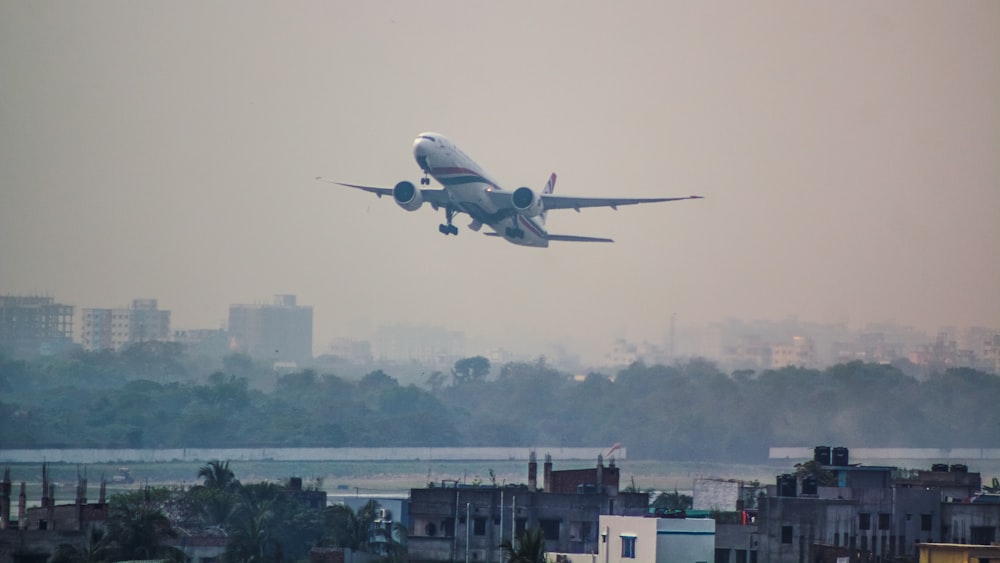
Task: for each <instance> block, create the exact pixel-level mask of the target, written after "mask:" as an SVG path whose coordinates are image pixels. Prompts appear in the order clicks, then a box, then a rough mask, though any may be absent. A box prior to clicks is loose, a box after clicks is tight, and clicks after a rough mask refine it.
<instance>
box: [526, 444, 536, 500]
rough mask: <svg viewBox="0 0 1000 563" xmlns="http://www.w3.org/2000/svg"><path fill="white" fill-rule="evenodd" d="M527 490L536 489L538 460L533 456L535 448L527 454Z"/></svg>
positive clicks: (533, 490) (532, 490)
mask: <svg viewBox="0 0 1000 563" xmlns="http://www.w3.org/2000/svg"><path fill="white" fill-rule="evenodd" d="M528 490H529V491H531V492H535V491H537V490H538V460H537V459H536V458H535V450H531V452H530V453H529V454H528Z"/></svg>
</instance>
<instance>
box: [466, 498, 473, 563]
mask: <svg viewBox="0 0 1000 563" xmlns="http://www.w3.org/2000/svg"><path fill="white" fill-rule="evenodd" d="M471 530H472V503H471V502H467V503H465V563H470V562H469V532H470V531H471Z"/></svg>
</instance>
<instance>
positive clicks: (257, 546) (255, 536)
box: [223, 500, 275, 563]
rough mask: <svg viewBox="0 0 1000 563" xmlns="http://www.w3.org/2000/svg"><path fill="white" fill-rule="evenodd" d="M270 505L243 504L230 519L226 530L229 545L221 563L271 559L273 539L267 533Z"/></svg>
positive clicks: (270, 516)
mask: <svg viewBox="0 0 1000 563" xmlns="http://www.w3.org/2000/svg"><path fill="white" fill-rule="evenodd" d="M272 505H273V501H271V500H267V501H264V502H262V503H259V504H258V503H255V502H252V501H245V502H243V503H242V504H240V505H239V506H238V507H237V508H236V511H235V513H234V515H233V518H232V521H231V525H230V527H229V541H228V543H227V544H226V552H225V554H223V560H225V561H229V562H232V563H259V562H261V561H270V560H272V559H273V556H272V553H271V552H272V551H273V550H272V549H271V548H272V547H273V546H274V545H275V542H274V538H272V537H271V533H270V530H269V525H270V521H271V519H272V518H273V516H274V512H273V510H272Z"/></svg>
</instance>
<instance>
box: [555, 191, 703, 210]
mask: <svg viewBox="0 0 1000 563" xmlns="http://www.w3.org/2000/svg"><path fill="white" fill-rule="evenodd" d="M684 199H702V196H700V195H689V196H684V197H652V198H622V197H574V196H566V195H553V194H543V195H542V206H543V207H544V209H545V210H546V211H550V210H552V209H575V210H577V211H579V210H580V209H582V208H584V207H610V208H612V209H618V206H619V205H637V204H640V203H658V202H663V201H680V200H684Z"/></svg>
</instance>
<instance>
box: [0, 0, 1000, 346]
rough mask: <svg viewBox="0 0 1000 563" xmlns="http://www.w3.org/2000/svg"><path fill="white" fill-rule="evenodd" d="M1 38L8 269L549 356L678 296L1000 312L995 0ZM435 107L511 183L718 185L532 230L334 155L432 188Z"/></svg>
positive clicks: (264, 18)
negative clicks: (284, 305) (415, 150)
mask: <svg viewBox="0 0 1000 563" xmlns="http://www.w3.org/2000/svg"><path fill="white" fill-rule="evenodd" d="M525 14H530V17H525ZM0 47H2V48H0V76H3V77H4V79H3V81H2V82H0V100H2V102H0V186H2V192H3V203H2V205H0V292H3V293H6V294H28V293H34V292H42V293H45V294H49V295H54V296H56V297H57V298H58V299H59V300H60V301H61V302H65V303H69V304H74V305H75V306H77V307H123V306H126V305H127V304H128V303H130V302H131V300H132V299H134V298H141V297H148V298H155V299H157V300H158V302H159V303H160V305H161V307H163V308H164V309H169V310H171V311H172V316H171V325H172V326H176V327H178V328H199V327H218V326H220V325H221V323H223V322H225V320H226V319H227V309H226V307H227V305H228V304H230V303H252V302H254V301H255V300H258V299H268V298H269V296H271V295H273V294H281V293H289V294H295V295H297V296H298V299H299V301H300V302H301V303H304V304H308V305H309V306H311V307H313V309H314V312H315V315H314V319H313V334H314V338H313V341H314V348H315V349H316V351H317V352H318V351H319V350H320V349H321V347H322V346H325V345H326V343H328V342H329V341H331V340H332V339H335V338H338V337H341V336H350V335H358V334H372V333H374V332H375V331H376V330H377V329H378V327H380V326H385V325H392V324H404V325H419V326H432V327H434V326H436V327H443V328H446V329H448V330H458V331H462V332H464V333H465V334H467V335H468V337H469V344H470V345H477V346H478V343H479V342H482V343H485V344H490V343H497V344H499V345H502V346H504V347H508V348H519V349H523V350H531V351H533V352H534V351H537V352H538V353H546V351H549V352H548V353H550V354H552V353H553V352H551V351H552V350H559V347H560V346H562V347H564V348H565V349H566V350H568V351H571V352H572V351H575V350H583V351H584V352H585V353H590V352H591V351H594V350H599V349H602V348H603V347H604V346H605V345H606V343H607V342H614V341H615V340H617V339H625V340H628V341H634V342H639V341H643V340H647V341H650V342H664V341H665V340H666V337H667V334H668V333H669V330H670V323H671V320H670V319H671V318H672V317H673V318H675V324H676V329H675V331H676V334H678V335H680V334H682V333H684V331H687V330H690V329H691V327H705V326H709V325H711V324H712V323H716V322H723V321H724V320H725V319H727V318H737V319H776V320H780V319H784V318H787V317H789V316H790V315H795V316H797V317H798V318H800V319H804V320H808V321H809V322H814V323H827V324H845V325H846V326H849V327H851V328H855V329H860V328H863V327H864V326H866V325H868V324H869V323H879V322H884V321H887V320H892V321H894V322H897V323H899V324H902V325H907V326H913V327H917V328H919V329H920V330H922V331H925V332H927V333H928V334H932V335H933V334H934V333H935V332H936V331H937V330H938V329H939V328H940V327H941V326H946V325H955V326H960V327H969V326H985V327H990V326H997V325H998V324H1000V260H998V259H997V257H998V256H1000V221H998V220H997V211H998V210H1000V189H998V186H1000V166H997V162H998V160H997V155H998V154H1000V128H998V127H997V126H996V124H997V123H1000V103H998V102H997V100H1000V65H997V64H996V53H998V52H1000V3H998V2H995V1H992V0H969V1H966V2H961V3H958V4H954V3H942V2H938V1H935V0H905V1H904V0H889V1H887V2H879V3H871V2H864V1H861V0H848V2H846V3H844V2H841V3H830V4H824V3H809V4H803V3H799V2H792V1H789V0H765V1H763V2H755V3H753V4H748V3H741V2H730V1H722V2H718V3H692V4H686V3H678V4H674V3H660V2H649V3H637V4H630V5H628V6H625V7H622V6H618V5H612V4H603V3H586V2H585V3H571V4H565V3H559V2H556V3H543V4H538V3H528V2H523V1H521V2H519V1H514V2H505V3H483V4H471V3H465V2H458V1H454V0H445V1H443V2H440V3H433V4H430V5H427V4H423V3H408V2H396V1H390V2H385V3H383V2H378V3H364V2H361V3H359V2H346V1H340V0H334V1H329V2H327V1H318V0H305V1H303V2H299V3H296V4H295V5H294V6H286V5H276V4H267V3H256V2H239V3H237V2H232V1H231V0H223V1H221V2H219V3H211V4H202V5H197V6H191V5H188V4H184V3H152V4H147V3H122V4H119V3H103V2H98V3H60V2H52V1H50V0H39V1H37V2H4V3H0ZM421 131H438V132H440V133H442V134H445V135H447V136H448V137H449V138H450V139H451V140H453V141H454V142H455V143H457V144H458V145H459V146H461V147H462V150H463V151H466V152H467V153H468V154H469V156H471V157H473V158H474V159H475V160H476V162H478V163H479V164H481V165H482V166H483V167H484V168H485V169H486V171H488V172H489V173H490V175H491V176H493V177H495V178H496V179H497V181H499V182H501V183H502V186H503V187H504V188H507V189H514V188H516V187H519V186H523V185H527V186H531V187H533V188H536V189H537V188H540V187H541V186H543V185H544V183H545V180H546V178H548V177H549V175H550V174H551V173H552V172H556V173H558V175H559V184H558V187H557V193H571V194H574V195H580V196H595V197H596V196H607V195H608V194H615V195H620V196H622V197H640V198H641V197H665V196H675V195H688V194H698V195H703V196H705V199H703V200H699V201H698V202H697V204H691V205H687V204H684V205H663V206H656V205H654V206H646V207H638V208H634V207H633V208H628V209H622V210H621V211H617V212H616V211H612V210H583V211H582V212H581V213H579V214H577V213H568V212H567V213H563V214H561V215H556V214H553V215H552V216H550V217H549V221H548V226H549V227H551V229H552V230H553V232H565V233H588V234H597V235H601V236H608V237H610V238H613V239H615V240H616V242H615V243H614V244H605V245H596V244H594V245H582V244H579V245H572V244H567V245H560V246H556V245H553V246H552V247H551V248H549V249H546V250H535V249H529V248H520V247H515V246H513V245H509V244H505V243H503V242H502V241H499V240H496V239H490V238H487V237H485V236H483V235H482V234H481V233H476V232H473V231H471V230H469V229H468V228H467V227H466V225H467V224H468V222H467V219H468V218H467V217H465V216H461V217H459V218H458V220H457V221H456V223H455V225H456V226H458V227H459V229H460V233H459V235H458V236H449V237H443V236H441V234H440V233H439V232H438V231H437V229H436V224H437V223H438V222H440V221H441V220H442V219H443V212H442V211H441V210H438V211H436V212H435V211H434V210H432V209H430V208H429V206H426V205H425V206H424V207H423V208H421V209H420V210H418V211H415V212H413V213H408V212H406V211H403V210H402V209H399V208H398V207H397V206H395V205H393V204H392V203H389V202H386V201H378V200H375V199H374V198H372V197H371V196H370V195H369V194H363V193H355V192H354V191H352V190H348V189H346V188H338V187H336V186H331V185H329V184H327V183H325V182H317V181H315V178H316V177H317V176H324V177H330V178H335V179H337V180H342V181H346V182H366V183H371V184H373V185H380V186H389V187H391V186H392V185H394V184H395V183H396V182H398V181H400V180H409V181H417V180H419V178H420V176H421V172H420V170H419V168H418V167H417V164H416V163H415V162H414V159H413V155H412V141H413V138H414V136H415V135H416V134H418V133H420V132H421ZM675 315H676V316H675ZM674 316H675V317H674ZM682 345H687V344H685V343H684V342H683V341H681V340H678V341H677V346H678V347H680V346H682ZM682 351H683V350H681V349H678V352H679V353H680V352H682Z"/></svg>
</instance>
